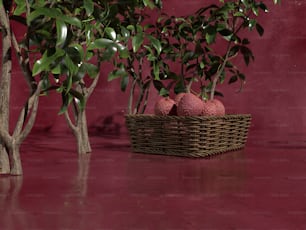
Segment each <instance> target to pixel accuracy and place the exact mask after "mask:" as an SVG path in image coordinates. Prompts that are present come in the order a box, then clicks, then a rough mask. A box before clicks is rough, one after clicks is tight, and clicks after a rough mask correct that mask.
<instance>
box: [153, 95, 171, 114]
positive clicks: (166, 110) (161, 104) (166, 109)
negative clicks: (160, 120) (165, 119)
mask: <svg viewBox="0 0 306 230" xmlns="http://www.w3.org/2000/svg"><path fill="white" fill-rule="evenodd" d="M174 111H175V101H174V100H173V99H171V98H169V97H162V98H160V99H159V100H158V101H157V102H156V103H155V106H154V113H155V115H159V116H166V115H173V113H174Z"/></svg>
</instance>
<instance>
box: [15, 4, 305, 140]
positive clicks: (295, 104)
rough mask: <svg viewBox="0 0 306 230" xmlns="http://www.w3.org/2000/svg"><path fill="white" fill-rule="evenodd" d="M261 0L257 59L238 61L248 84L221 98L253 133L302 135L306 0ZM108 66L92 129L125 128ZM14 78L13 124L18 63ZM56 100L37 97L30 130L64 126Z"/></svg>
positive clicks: (18, 96)
mask: <svg viewBox="0 0 306 230" xmlns="http://www.w3.org/2000/svg"><path fill="white" fill-rule="evenodd" d="M203 2H207V1H200V0H197V1H196V0H189V1H179V3H178V1H176V0H165V1H164V8H165V10H166V11H167V12H168V13H169V14H177V15H182V14H186V13H189V12H193V10H194V9H196V8H197V7H199V5H201V4H203ZM212 2H213V1H212ZM265 3H266V4H267V5H268V6H269V8H270V13H269V14H263V15H261V17H260V22H261V24H262V25H263V27H264V28H265V34H264V36H263V37H261V38H260V37H259V36H258V35H257V34H256V33H254V34H252V35H254V37H253V38H250V39H251V41H252V49H253V52H254V55H255V62H253V63H251V65H250V67H248V68H246V67H244V66H243V63H241V64H242V65H241V66H242V68H243V70H244V73H245V74H246V75H247V84H246V85H245V87H244V90H243V92H241V93H239V94H237V93H236V92H235V91H236V90H237V89H238V87H239V86H238V85H233V86H230V87H225V86H224V87H222V89H223V93H224V94H225V98H224V103H225V105H226V107H227V109H228V111H229V112H231V113H251V114H252V115H253V124H252V132H251V134H258V133H260V134H261V135H263V136H265V137H266V136H270V138H272V139H273V138H274V137H278V136H284V137H285V136H286V135H288V136H290V137H294V138H297V139H300V138H301V137H302V136H303V135H304V136H305V135H306V131H305V130H306V99H305V96H304V95H305V93H306V89H305V85H306V65H305V61H306V60H305V59H306V32H305V29H304V28H305V23H306V17H305V10H306V2H305V1H303V0H288V1H285V0H284V1H282V4H281V5H280V6H274V5H273V4H272V0H265ZM107 69H108V68H107V66H105V67H104V69H103V71H102V72H103V73H102V78H101V81H100V82H99V85H98V87H97V89H96V91H95V93H94V94H93V96H92V97H91V98H90V101H89V103H88V107H87V108H88V121H89V126H90V127H91V130H92V131H101V132H105V131H106V130H108V132H113V133H118V132H120V131H121V132H123V131H124V128H122V127H121V126H122V123H123V120H122V114H123V111H124V109H125V106H126V101H127V94H124V93H121V92H120V91H119V87H118V82H116V81H115V82H112V83H109V82H107V80H106V76H107V74H106V73H107ZM13 78H14V87H13V90H12V95H13V97H12V102H13V103H12V115H13V116H12V117H13V119H12V122H11V123H12V124H13V123H14V120H15V119H16V114H17V113H16V112H17V111H19V109H20V105H22V104H23V95H24V94H25V93H27V91H26V86H25V84H24V83H23V81H22V75H21V73H20V70H18V69H17V68H16V69H15V70H14V73H13ZM19 79H21V80H19ZM15 80H16V81H15ZM152 97H153V98H154V97H156V96H155V95H153V96H152ZM59 103H60V98H59V97H58V95H56V94H55V93H52V94H51V95H50V96H48V97H43V98H41V103H40V107H39V113H38V118H37V122H36V125H35V129H34V131H36V132H37V131H41V130H50V131H52V132H66V131H67V128H66V124H65V121H64V118H63V117H62V116H57V111H58V109H59ZM150 106H152V104H151V105H150ZM150 110H151V109H149V111H150Z"/></svg>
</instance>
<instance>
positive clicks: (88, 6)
mask: <svg viewBox="0 0 306 230" xmlns="http://www.w3.org/2000/svg"><path fill="white" fill-rule="evenodd" d="M83 4H84V8H85V10H86V13H87V15H88V16H90V15H91V14H92V13H93V11H94V4H93V1H92V0H84V1H83Z"/></svg>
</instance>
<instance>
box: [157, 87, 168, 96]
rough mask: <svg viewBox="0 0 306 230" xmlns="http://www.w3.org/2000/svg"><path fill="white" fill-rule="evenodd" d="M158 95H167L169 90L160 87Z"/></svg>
mask: <svg viewBox="0 0 306 230" xmlns="http://www.w3.org/2000/svg"><path fill="white" fill-rule="evenodd" d="M159 95H160V96H162V97H165V96H169V90H167V89H165V88H161V90H160V91H159Z"/></svg>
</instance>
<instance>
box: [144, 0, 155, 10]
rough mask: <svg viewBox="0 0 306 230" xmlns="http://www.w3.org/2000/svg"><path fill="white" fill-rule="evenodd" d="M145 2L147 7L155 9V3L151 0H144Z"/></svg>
mask: <svg viewBox="0 0 306 230" xmlns="http://www.w3.org/2000/svg"><path fill="white" fill-rule="evenodd" d="M143 4H144V6H146V7H149V8H150V9H153V8H154V7H155V5H154V3H153V2H152V1H151V0H143Z"/></svg>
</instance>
